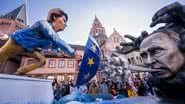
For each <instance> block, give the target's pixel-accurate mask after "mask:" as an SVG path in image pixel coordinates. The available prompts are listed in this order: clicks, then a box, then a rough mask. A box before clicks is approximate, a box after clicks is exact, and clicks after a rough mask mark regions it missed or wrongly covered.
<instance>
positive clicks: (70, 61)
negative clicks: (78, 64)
mask: <svg viewBox="0 0 185 104" xmlns="http://www.w3.org/2000/svg"><path fill="white" fill-rule="evenodd" d="M67 67H68V68H74V61H73V60H68V66H67Z"/></svg>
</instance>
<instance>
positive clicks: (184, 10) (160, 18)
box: [150, 2, 185, 27]
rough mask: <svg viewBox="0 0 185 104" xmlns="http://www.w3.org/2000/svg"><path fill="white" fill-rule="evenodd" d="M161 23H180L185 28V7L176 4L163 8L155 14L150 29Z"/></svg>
mask: <svg viewBox="0 0 185 104" xmlns="http://www.w3.org/2000/svg"><path fill="white" fill-rule="evenodd" d="M159 23H167V24H170V23H177V24H179V23H180V24H182V25H183V26H185V6H184V5H181V4H180V3H178V2H175V3H172V4H170V5H168V6H165V7H163V8H162V9H160V10H159V11H157V12H156V13H155V14H154V16H153V18H152V23H151V24H150V27H154V26H155V25H157V24H159Z"/></svg>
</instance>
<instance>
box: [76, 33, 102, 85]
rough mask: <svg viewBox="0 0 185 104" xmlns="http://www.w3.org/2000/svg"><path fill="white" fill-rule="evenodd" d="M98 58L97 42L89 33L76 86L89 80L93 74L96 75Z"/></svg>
mask: <svg viewBox="0 0 185 104" xmlns="http://www.w3.org/2000/svg"><path fill="white" fill-rule="evenodd" d="M100 58H101V57H100V48H99V46H98V43H97V42H96V40H95V39H94V38H93V37H92V35H89V37H88V40H87V43H86V46H85V51H84V56H83V59H82V63H81V65H80V69H79V73H78V77H77V80H76V86H80V85H83V84H85V83H87V82H89V81H90V80H91V79H92V78H93V77H94V75H96V72H97V70H98V67H99V64H100Z"/></svg>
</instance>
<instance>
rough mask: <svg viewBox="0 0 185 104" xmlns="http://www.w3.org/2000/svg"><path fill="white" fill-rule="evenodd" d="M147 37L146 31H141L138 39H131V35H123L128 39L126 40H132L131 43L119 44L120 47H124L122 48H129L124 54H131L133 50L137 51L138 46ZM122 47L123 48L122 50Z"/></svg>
mask: <svg viewBox="0 0 185 104" xmlns="http://www.w3.org/2000/svg"><path fill="white" fill-rule="evenodd" d="M147 35H148V32H147V31H142V32H141V35H140V36H139V37H138V38H136V37H133V36H131V35H125V38H128V39H130V40H132V42H130V43H120V45H121V46H124V47H125V46H129V47H130V48H129V49H128V50H127V51H125V52H124V53H128V52H131V51H133V50H139V46H140V44H141V42H142V40H143V39H144V38H145V37H146V36H147ZM124 47H123V48H124Z"/></svg>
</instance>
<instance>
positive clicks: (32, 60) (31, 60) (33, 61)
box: [27, 59, 45, 68]
mask: <svg viewBox="0 0 185 104" xmlns="http://www.w3.org/2000/svg"><path fill="white" fill-rule="evenodd" d="M35 62H36V60H34V59H29V60H28V61H27V65H29V64H32V63H35ZM44 66H45V64H44V65H43V66H41V68H44Z"/></svg>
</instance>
